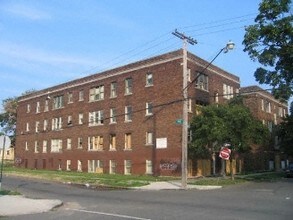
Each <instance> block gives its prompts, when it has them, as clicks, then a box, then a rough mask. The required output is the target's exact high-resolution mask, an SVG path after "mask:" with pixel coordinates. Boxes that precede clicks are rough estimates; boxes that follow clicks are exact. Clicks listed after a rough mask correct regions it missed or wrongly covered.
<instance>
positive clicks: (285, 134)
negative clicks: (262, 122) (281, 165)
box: [277, 102, 293, 156]
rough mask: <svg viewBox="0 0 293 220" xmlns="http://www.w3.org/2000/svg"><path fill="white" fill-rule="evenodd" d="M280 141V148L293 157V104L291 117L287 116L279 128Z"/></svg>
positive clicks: (292, 105)
mask: <svg viewBox="0 0 293 220" xmlns="http://www.w3.org/2000/svg"><path fill="white" fill-rule="evenodd" d="M277 134H278V136H279V139H280V148H281V149H282V150H283V151H284V152H285V153H286V154H287V155H290V156H293V102H292V103H291V108H290V115H287V116H286V117H285V118H284V120H283V122H282V123H281V124H280V125H279V126H278V132H277Z"/></svg>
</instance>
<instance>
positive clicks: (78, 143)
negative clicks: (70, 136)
mask: <svg viewBox="0 0 293 220" xmlns="http://www.w3.org/2000/svg"><path fill="white" fill-rule="evenodd" d="M82 145H83V140H82V137H78V138H77V148H78V149H82Z"/></svg>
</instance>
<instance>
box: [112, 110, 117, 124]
mask: <svg viewBox="0 0 293 220" xmlns="http://www.w3.org/2000/svg"><path fill="white" fill-rule="evenodd" d="M113 123H117V118H116V108H110V124H113Z"/></svg>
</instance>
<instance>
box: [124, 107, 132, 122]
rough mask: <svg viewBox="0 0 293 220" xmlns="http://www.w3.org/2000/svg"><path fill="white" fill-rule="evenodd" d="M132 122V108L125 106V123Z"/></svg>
mask: <svg viewBox="0 0 293 220" xmlns="http://www.w3.org/2000/svg"><path fill="white" fill-rule="evenodd" d="M131 121H132V106H130V105H128V106H125V122H131Z"/></svg>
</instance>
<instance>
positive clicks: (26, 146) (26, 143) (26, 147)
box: [25, 141, 29, 151]
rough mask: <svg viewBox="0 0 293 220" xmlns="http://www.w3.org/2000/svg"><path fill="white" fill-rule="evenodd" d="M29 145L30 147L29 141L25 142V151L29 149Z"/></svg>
mask: <svg viewBox="0 0 293 220" xmlns="http://www.w3.org/2000/svg"><path fill="white" fill-rule="evenodd" d="M28 149H29V147H28V142H27V141H26V142H25V151H28Z"/></svg>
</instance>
